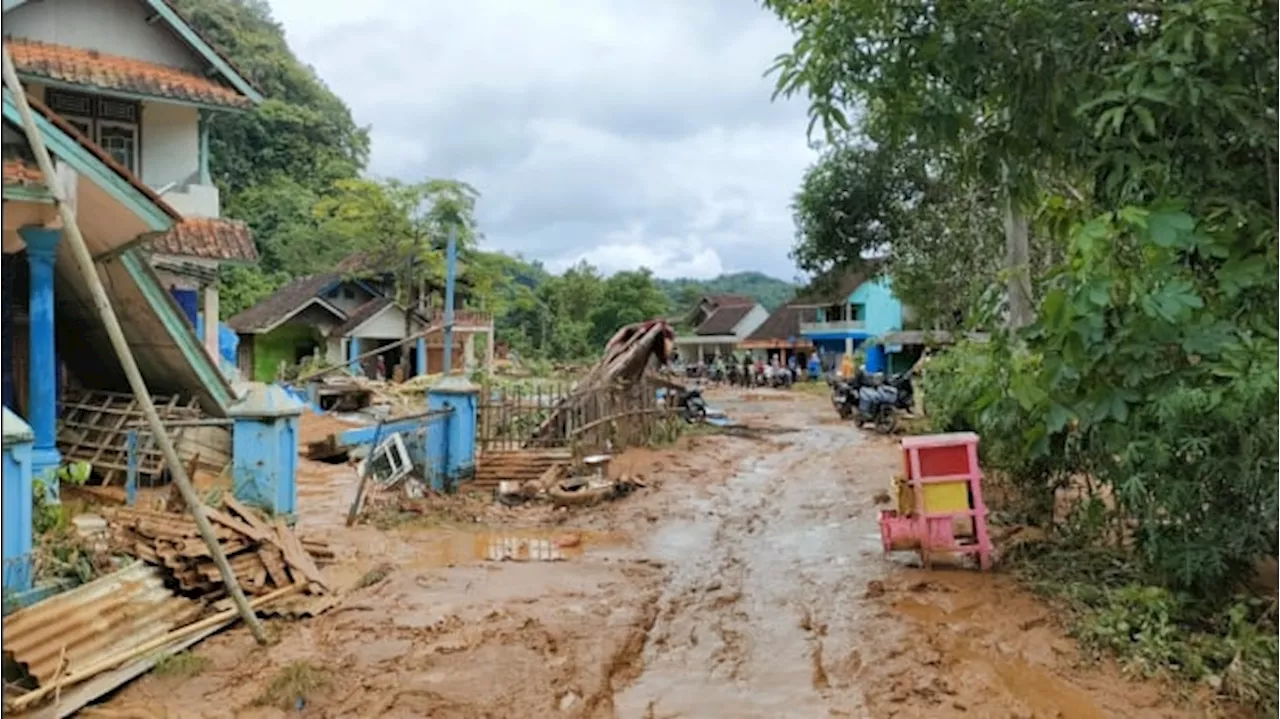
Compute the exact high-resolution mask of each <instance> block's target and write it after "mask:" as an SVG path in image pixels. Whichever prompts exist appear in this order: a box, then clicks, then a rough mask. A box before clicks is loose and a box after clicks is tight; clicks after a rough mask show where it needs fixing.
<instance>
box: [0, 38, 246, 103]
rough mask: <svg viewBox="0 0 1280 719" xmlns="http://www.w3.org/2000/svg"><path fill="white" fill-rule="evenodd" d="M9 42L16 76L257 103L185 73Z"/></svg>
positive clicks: (203, 100)
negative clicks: (22, 75)
mask: <svg viewBox="0 0 1280 719" xmlns="http://www.w3.org/2000/svg"><path fill="white" fill-rule="evenodd" d="M5 44H7V45H8V46H9V52H10V53H12V55H13V64H14V65H15V66H17V69H18V72H20V73H23V74H26V75H31V76H34V77H39V78H46V79H49V80H57V81H60V82H68V83H72V84H75V85H86V86H89V87H94V88H98V89H102V90H117V91H120V92H130V93H137V94H141V95H153V96H156V97H168V98H173V99H176V100H186V101H188V102H198V103H203V104H208V105H223V106H228V107H251V106H252V105H253V102H252V101H251V100H250V99H249V98H247V97H245V96H244V95H241V94H240V93H239V92H236V91H235V90H233V89H231V88H229V87H227V86H225V85H222V84H220V83H218V82H215V81H213V80H210V79H209V78H206V77H201V76H200V75H197V74H196V73H193V72H189V71H187V70H180V69H178V68H174V67H168V66H166V65H158V64H156V63H151V62H145V61H143V60H137V59H135V58H131V57H122V56H120V55H109V54H107V53H102V52H98V51H97V50H86V49H82V48H76V47H66V46H64V45H52V44H49V43H43V42H35V41H32V40H25V39H21V38H6V39H5Z"/></svg>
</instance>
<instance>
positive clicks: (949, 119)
mask: <svg viewBox="0 0 1280 719" xmlns="http://www.w3.org/2000/svg"><path fill="white" fill-rule="evenodd" d="M766 6H768V7H769V8H770V9H772V10H774V11H775V12H777V13H778V14H779V15H780V16H781V17H782V18H783V19H784V20H785V21H786V22H787V23H788V24H789V25H790V26H791V27H792V28H793V29H795V30H796V32H797V40H796V44H795V46H794V48H793V50H792V52H790V53H787V54H786V55H784V56H782V57H781V58H780V59H779V61H778V64H777V65H776V70H777V72H778V73H779V74H778V77H779V86H778V90H779V92H780V93H782V94H789V93H796V92H806V93H808V94H809V95H810V97H811V98H812V101H811V108H810V109H811V116H812V120H813V123H814V125H813V126H816V125H817V124H819V123H821V124H822V125H823V126H824V128H825V129H827V130H828V132H829V134H831V135H832V136H837V135H843V134H844V133H849V134H852V135H853V136H854V137H857V138H859V139H863V138H865V139H866V140H868V141H870V142H874V143H875V146H876V147H883V148H885V149H886V151H890V152H906V153H919V154H920V155H921V156H922V157H923V158H924V159H925V161H926V165H925V166H926V168H927V169H928V171H929V175H928V176H929V178H930V179H931V180H932V179H933V178H935V177H936V180H937V182H938V183H940V184H941V185H942V186H943V187H944V188H945V189H946V193H944V195H943V197H944V198H946V197H948V196H952V197H963V196H964V194H965V193H966V192H972V191H973V189H974V188H976V189H978V190H982V191H986V190H987V188H996V190H997V191H998V193H999V194H998V195H997V196H995V197H991V198H989V199H988V198H985V197H983V196H982V195H981V194H979V195H978V196H977V197H976V201H977V202H982V203H987V202H989V201H990V200H995V202H991V203H990V205H989V209H988V212H991V211H995V212H999V214H1000V215H1002V216H1003V220H1004V224H1005V225H1006V228H1005V233H1004V234H1005V238H1006V244H1007V250H1008V257H1007V258H1006V261H1005V272H1006V273H1007V275H1008V279H1009V291H1008V292H1007V294H1008V296H1009V297H1010V300H1011V302H1012V304H1013V306H1012V307H1011V312H1010V316H1011V319H1012V320H1013V321H1012V322H1011V324H1012V325H1013V326H1014V327H1015V328H1019V327H1021V328H1024V329H1023V331H1020V332H1017V333H1014V334H1013V335H1012V339H1014V340H1015V341H1014V342H1004V341H1003V339H1004V338H999V339H1000V340H1001V341H997V342H993V343H992V344H990V345H989V346H986V347H966V348H962V349H961V350H960V351H959V353H958V355H957V356H958V357H963V356H976V355H981V356H983V357H984V358H985V359H984V361H983V362H979V363H975V364H974V366H981V367H985V368H987V369H988V370H989V372H988V373H979V374H978V375H976V376H974V373H972V372H966V371H957V372H954V373H949V374H948V373H943V375H941V376H943V377H945V381H947V382H956V383H960V382H965V383H967V384H969V385H970V386H971V387H972V388H973V390H974V391H972V392H966V393H965V394H964V401H963V403H962V404H963V409H962V411H959V412H958V415H960V416H963V417H964V421H965V423H966V424H967V425H968V426H969V427H970V428H974V429H978V430H979V431H980V432H981V433H982V435H983V445H984V448H987V450H986V451H987V452H988V456H989V457H990V456H994V457H997V458H998V461H997V468H999V469H1002V470H1004V471H1005V472H1006V473H1007V474H1008V476H1010V477H1011V478H1012V479H1013V481H1015V482H1017V483H1019V484H1020V486H1022V487H1023V488H1024V489H1025V490H1026V491H1028V492H1031V493H1042V494H1040V496H1041V498H1046V495H1044V494H1043V493H1044V492H1046V491H1048V492H1049V495H1048V497H1051V496H1052V494H1051V493H1052V490H1053V488H1054V486H1055V485H1054V484H1053V483H1052V482H1045V481H1044V478H1045V473H1044V471H1043V469H1044V468H1045V467H1053V468H1055V470H1054V471H1055V472H1057V476H1059V477H1079V476H1088V477H1090V478H1091V479H1092V480H1093V481H1097V482H1099V483H1101V484H1102V485H1105V486H1107V487H1109V488H1110V489H1111V490H1112V492H1113V496H1114V497H1115V498H1116V500H1117V502H1118V505H1119V506H1118V511H1119V512H1120V513H1121V523H1120V524H1121V526H1124V527H1126V529H1125V531H1124V532H1123V534H1125V535H1127V536H1132V538H1133V542H1134V543H1133V545H1132V547H1133V548H1134V549H1135V551H1136V555H1137V557H1138V558H1140V559H1141V561H1142V564H1143V567H1144V568H1145V569H1146V570H1147V571H1149V572H1150V573H1151V576H1154V577H1156V578H1158V579H1159V580H1161V581H1162V582H1165V583H1166V584H1168V585H1170V586H1174V587H1178V588H1182V589H1190V590H1194V591H1196V592H1197V593H1198V594H1199V595H1200V596H1201V597H1202V598H1206V599H1210V598H1214V597H1222V596H1224V593H1223V592H1221V588H1222V587H1224V586H1228V585H1230V584H1231V583H1232V582H1234V581H1236V580H1239V579H1240V578H1242V577H1243V576H1245V574H1246V573H1247V571H1248V568H1249V567H1250V565H1251V563H1252V561H1253V560H1254V559H1255V558H1256V557H1257V556H1259V555H1260V554H1264V553H1274V551H1275V526H1276V521H1277V519H1276V489H1277V485H1276V482H1275V475H1276V473H1277V471H1278V468H1277V464H1276V458H1275V454H1276V448H1275V437H1276V435H1277V431H1278V430H1277V416H1276V412H1275V411H1274V406H1275V405H1276V403H1277V397H1278V394H1280V392H1278V391H1277V379H1276V372H1275V366H1276V363H1277V352H1276V350H1277V344H1276V330H1275V327H1276V323H1277V296H1276V293H1275V290H1274V284H1273V283H1272V281H1271V278H1272V277H1273V276H1274V274H1275V273H1276V271H1277V240H1276V225H1275V214H1276V210H1277V207H1276V195H1275V187H1276V166H1277V137H1276V134H1275V126H1276V118H1277V107H1276V105H1277V100H1276V93H1275V87H1276V85H1277V80H1278V78H1277V75H1278V73H1277V61H1276V54H1275V46H1276V44H1277V37H1276V26H1277V23H1276V5H1275V3H1274V2H1264V1H1262V0H1246V1H1245V2H1237V1H1235V0H1183V1H1181V2H1166V3H1140V2H1121V1H1119V0H1081V1H1079V2H1058V1H1056V0H1015V1H1013V2H969V3H937V2H931V1H928V0H920V1H918V2H896V3H881V2H876V1H874V0H826V1H824V2H802V1H801V0H766ZM855 115H856V117H855ZM935 167H936V168H937V170H936V175H935V174H934V172H935V170H934V168H935ZM850 176H851V177H853V178H854V179H855V180H856V179H857V175H856V174H852V175H850ZM828 206H838V203H828ZM938 207H940V208H942V209H943V210H948V208H950V207H952V203H951V201H947V202H944V203H943V204H942V205H939V206H938ZM964 214H965V213H953V212H951V211H949V210H948V211H944V212H941V213H940V214H938V216H937V221H938V222H939V223H940V224H941V226H942V227H944V228H945V229H946V230H948V231H950V232H952V233H964V232H966V229H965V227H964V225H963V222H962V218H963V216H964ZM988 217H990V216H989V215H988ZM916 219H917V218H913V219H912V222H911V223H910V224H909V225H908V227H910V226H914V225H915V223H916ZM1024 230H1026V231H1025V232H1024ZM1033 236H1038V237H1036V238H1035V239H1033ZM982 237H983V235H982V234H980V233H970V234H968V235H963V236H962V238H961V244H959V245H956V248H957V249H963V248H971V249H973V250H975V251H977V250H979V249H980V248H982V247H984V246H983V245H980V244H978V242H977V240H979V239H981V238H982ZM1024 237H1025V238H1026V241H1025V242H1024V241H1023V238H1024ZM895 241H896V240H895ZM1039 241H1043V242H1044V243H1045V244H1044V245H1043V248H1042V251H1040V252H1036V253H1032V252H1031V249H1032V248H1033V247H1037V243H1038V242H1039ZM907 246H908V247H912V248H916V247H923V245H916V244H915V243H909V244H908V245H907ZM826 251H828V250H825V249H824V250H823V252H826ZM1035 255H1039V256H1040V257H1041V258H1042V262H1043V264H1042V267H1043V268H1044V269H1043V271H1041V272H1038V273H1037V276H1036V277H1035V278H1034V279H1035V280H1036V281H1037V282H1038V283H1039V289H1038V290H1037V292H1036V293H1035V294H1036V296H1038V297H1039V298H1040V302H1039V304H1038V306H1033V305H1030V304H1029V303H1028V304H1026V305H1025V306H1019V294H1020V292H1021V291H1022V290H1025V289H1027V288H1028V286H1029V284H1030V282H1028V281H1027V280H1028V278H1027V276H1026V275H1028V274H1030V273H1029V272H1027V270H1028V266H1029V265H1030V263H1031V259H1032V258H1033V257H1034V256H1035ZM1038 261H1041V260H1038ZM891 271H892V270H891ZM896 280H897V277H896V276H895V281H896ZM945 287H946V285H945V284H942V283H940V284H939V288H940V289H942V288H945ZM1020 287H1021V288H1022V290H1020V289H1019V288H1020ZM1023 294H1025V295H1026V296H1028V297H1029V296H1030V295H1031V292H1029V291H1028V292H1025V293H1023ZM1028 309H1033V310H1035V314H1034V319H1035V322H1034V323H1033V324H1031V325H1030V326H1026V325H1025V319H1027V317H1024V316H1023V315H1024V313H1026V311H1027V310H1028ZM957 363H959V360H957ZM939 389H940V390H941V389H943V388H942V387H940V388H939ZM931 396H933V397H940V396H942V394H931ZM1262 407H1270V408H1272V409H1268V410H1266V411H1263V410H1262V409H1261V408H1262ZM1245 418H1252V421H1250V420H1247V419H1245ZM997 447H998V448H1001V449H1000V450H999V452H996V451H995V450H994V449H992V448H997ZM1228 477H1229V478H1230V479H1225V478H1228ZM1042 504H1044V503H1043V502H1042ZM1126 548H1127V547H1126Z"/></svg>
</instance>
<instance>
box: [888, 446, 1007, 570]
mask: <svg viewBox="0 0 1280 719" xmlns="http://www.w3.org/2000/svg"><path fill="white" fill-rule="evenodd" d="M902 458H903V469H904V475H905V477H906V479H907V482H908V483H909V484H910V487H911V496H912V499H913V503H914V507H913V508H912V510H911V511H910V512H907V513H903V512H899V511H896V510H884V511H882V512H881V513H880V537H881V539H882V540H883V542H884V550H885V552H886V553H888V552H891V551H895V550H905V549H915V550H917V551H918V552H919V553H920V559H921V561H922V562H923V563H924V566H925V567H926V568H930V567H932V566H933V562H932V557H933V555H937V554H952V555H955V554H977V555H978V564H979V566H981V567H982V569H983V570H984V571H985V570H988V569H990V568H991V554H992V548H991V537H990V535H989V534H988V533H987V507H986V504H985V503H984V502H983V501H982V470H981V469H980V468H979V467H978V435H976V434H974V433H972V432H953V433H949V434H932V435H923V436H919V437H904V438H903V439H902ZM904 512H905V509H904ZM957 528H959V529H960V531H958V532H957Z"/></svg>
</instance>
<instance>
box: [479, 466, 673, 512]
mask: <svg viewBox="0 0 1280 719" xmlns="http://www.w3.org/2000/svg"><path fill="white" fill-rule="evenodd" d="M511 454H516V453H511ZM611 459H612V457H610V456H609V455H606V454H598V455H593V456H590V457H584V458H583V459H582V460H581V461H580V462H572V461H552V462H550V463H549V465H548V466H547V467H546V469H544V470H542V472H541V473H540V474H539V475H538V476H537V477H536V478H525V479H507V480H501V481H499V482H498V483H497V486H496V488H495V489H494V493H493V494H494V498H495V499H496V500H497V501H498V502H499V503H501V504H505V505H507V506H509V507H511V506H517V505H521V504H525V503H526V502H530V501H535V500H540V499H541V500H547V501H550V502H551V503H552V504H554V505H556V506H557V507H585V506H590V505H593V504H598V503H600V502H604V501H607V500H614V499H621V498H622V497H625V496H627V495H629V494H631V493H632V492H634V491H636V490H637V489H641V488H644V487H645V486H647V485H646V484H645V481H644V478H643V477H640V476H638V475H636V476H632V475H623V476H621V477H618V478H616V479H611V478H610V477H609V461H610V460H611Z"/></svg>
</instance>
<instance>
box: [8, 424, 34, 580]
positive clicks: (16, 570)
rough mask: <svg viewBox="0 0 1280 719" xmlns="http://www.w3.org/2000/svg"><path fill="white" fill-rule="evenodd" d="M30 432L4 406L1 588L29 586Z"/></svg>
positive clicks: (30, 538)
mask: <svg viewBox="0 0 1280 719" xmlns="http://www.w3.org/2000/svg"><path fill="white" fill-rule="evenodd" d="M33 438H34V435H33V434H32V432H31V427H29V426H27V423H26V422H23V421H22V419H21V418H20V417H18V415H16V414H14V413H13V412H10V411H9V408H8V407H5V408H4V481H3V485H4V588H5V590H6V591H10V590H12V591H15V592H24V591H26V590H28V589H30V588H31V544H32V526H31V511H32V510H31V505H32V502H33V501H34V499H35V498H34V497H33V496H32V481H31V443H32V439H33Z"/></svg>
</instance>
